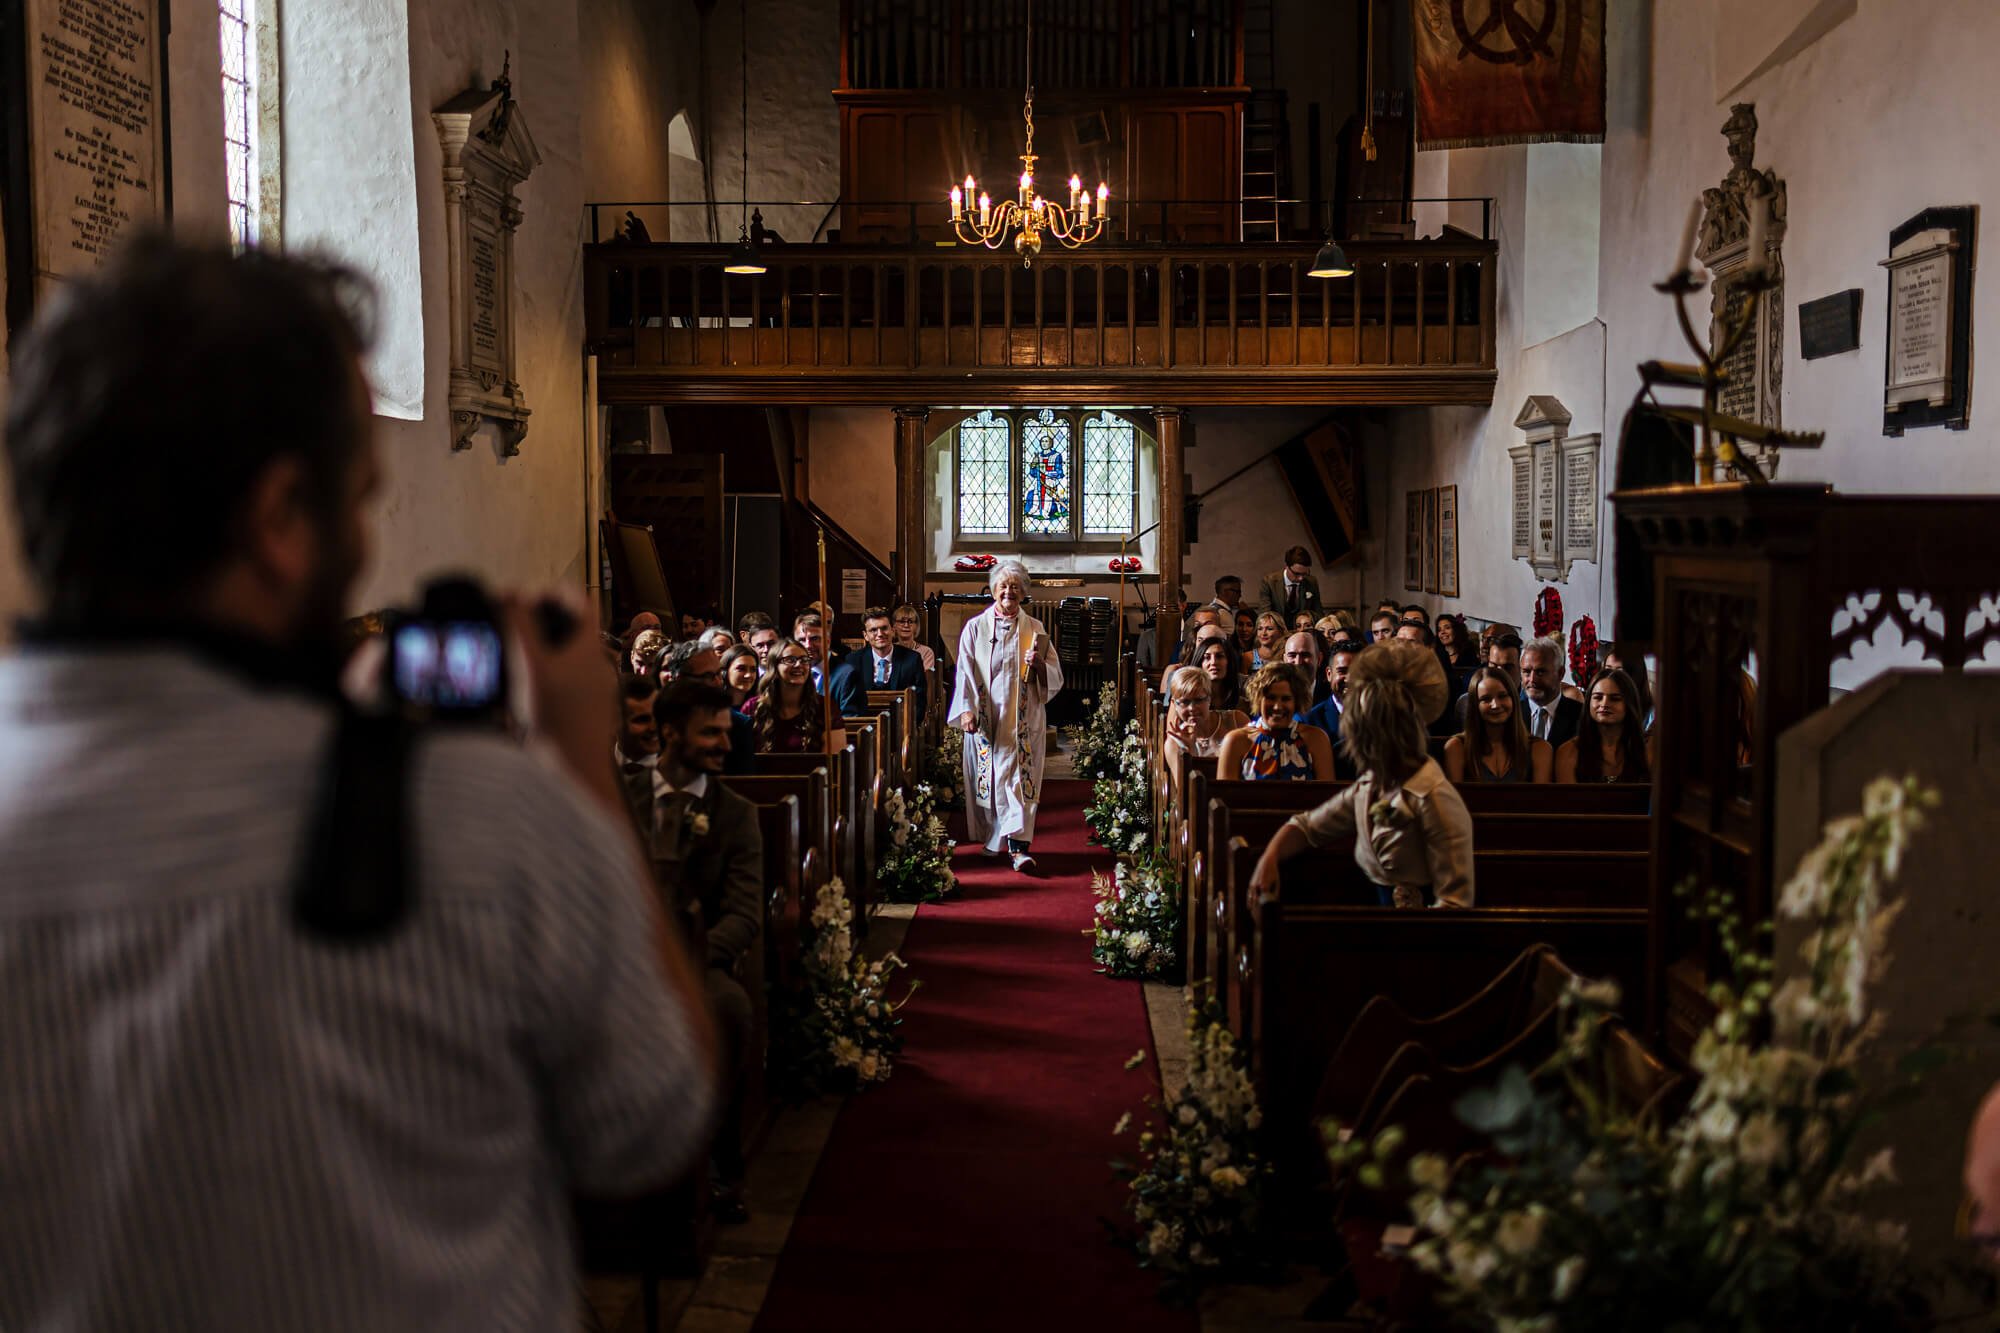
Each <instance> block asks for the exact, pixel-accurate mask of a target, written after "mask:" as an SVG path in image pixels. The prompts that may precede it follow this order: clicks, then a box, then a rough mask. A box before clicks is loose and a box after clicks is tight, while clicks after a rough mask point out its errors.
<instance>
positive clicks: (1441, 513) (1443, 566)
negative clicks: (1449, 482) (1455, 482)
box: [1437, 486, 1458, 597]
mask: <svg viewBox="0 0 2000 1333" xmlns="http://www.w3.org/2000/svg"><path fill="white" fill-rule="evenodd" d="M1437 494H1438V595H1439V596H1440V597H1456V596H1458V487H1456V486H1440V487H1438V492H1437Z"/></svg>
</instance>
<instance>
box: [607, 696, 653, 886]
mask: <svg viewBox="0 0 2000 1333" xmlns="http://www.w3.org/2000/svg"><path fill="white" fill-rule="evenodd" d="M619 693H620V695H622V696H623V697H622V699H621V701H620V705H619V706H620V708H621V709H622V710H623V713H624V716H623V718H622V719H621V721H620V725H619V728H618V743H617V744H616V745H614V746H613V747H612V752H611V757H612V758H613V759H615V760H616V761H617V763H618V777H619V780H620V785H621V787H622V788H623V790H624V795H625V808H626V810H627V811H628V812H630V814H631V816H632V830H633V832H634V833H636V834H638V836H639V842H640V845H641V846H644V845H645V844H646V842H647V841H648V840H649V839H650V838H651V837H652V827H653V820H652V810H653V770H654V769H655V768H657V767H658V766H659V763H660V729H659V726H658V725H657V724H656V723H655V722H654V720H653V705H654V704H655V703H656V702H657V701H658V699H659V697H660V682H659V680H658V678H656V677H653V676H625V677H622V678H621V679H620V681H619Z"/></svg>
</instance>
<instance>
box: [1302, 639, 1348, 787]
mask: <svg viewBox="0 0 2000 1333" xmlns="http://www.w3.org/2000/svg"><path fill="white" fill-rule="evenodd" d="M1360 651H1361V645H1360V644H1358V643H1356V642H1354V641H1353V640H1352V639H1342V640H1340V641H1339V642H1337V643H1335V644H1334V645H1333V647H1331V648H1329V649H1327V652H1326V683H1327V685H1328V687H1329V688H1330V689H1331V690H1332V691H1333V692H1332V693H1331V694H1330V695H1328V696H1327V698H1326V701H1325V702H1324V703H1318V704H1314V705H1313V706H1312V708H1311V709H1309V710H1308V711H1307V713H1306V716H1305V723H1306V725H1307V726H1309V727H1318V728H1319V729H1320V730H1321V731H1323V732H1325V733H1326V738H1327V739H1328V740H1330V741H1332V742H1333V776H1334V777H1336V778H1338V779H1339V780H1340V781H1342V782H1352V781H1354V778H1355V771H1354V761H1353V760H1352V759H1349V758H1348V757H1347V756H1346V755H1345V754H1343V753H1342V752H1341V749H1340V710H1341V708H1342V707H1344V706H1345V705H1346V703H1347V673H1348V669H1349V668H1350V667H1352V666H1353V665H1354V658H1355V656H1356V655H1357V654H1358V653H1360Z"/></svg>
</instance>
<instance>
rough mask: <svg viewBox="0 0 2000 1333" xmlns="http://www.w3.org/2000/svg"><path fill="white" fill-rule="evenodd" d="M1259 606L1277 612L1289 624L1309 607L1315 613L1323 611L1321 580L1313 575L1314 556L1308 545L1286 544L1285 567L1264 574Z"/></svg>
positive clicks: (1262, 609) (1263, 609)
mask: <svg viewBox="0 0 2000 1333" xmlns="http://www.w3.org/2000/svg"><path fill="white" fill-rule="evenodd" d="M1258 609H1259V610H1261V611H1275V612H1277V613H1278V614H1279V615H1281V616H1283V617H1284V618H1285V619H1284V623H1285V624H1287V625H1289V624H1291V623H1292V617H1293V616H1295V615H1297V614H1298V613H1299V612H1301V611H1310V612H1311V613H1312V614H1313V615H1315V616H1317V615H1318V614H1319V613H1320V599H1319V580H1318V579H1316V578H1314V577H1313V573H1312V556H1311V555H1309V554H1307V552H1306V548H1305V547H1303V546H1293V547H1289V548H1287V549H1286V551H1285V567H1284V568H1283V569H1280V570H1278V571H1277V572H1276V573H1272V574H1266V575H1265V576H1264V590H1263V594H1262V596H1261V598H1260V600H1259V602H1258Z"/></svg>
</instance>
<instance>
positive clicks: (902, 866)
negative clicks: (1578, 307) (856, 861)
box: [875, 783, 958, 903]
mask: <svg viewBox="0 0 2000 1333" xmlns="http://www.w3.org/2000/svg"><path fill="white" fill-rule="evenodd" d="M883 807H884V809H885V810H886V811H887V813H888V816H889V846H888V848H887V850H886V851H885V852H884V853H883V856H882V863H881V865H880V866H878V867H877V868H876V871H875V878H876V880H877V881H878V882H879V883H880V884H881V886H882V897H883V900H884V901H886V902H892V903H929V902H936V901H937V900H938V899H940V898H942V897H944V896H945V895H946V894H948V893H950V892H951V891H952V890H953V889H956V888H957V887H958V877H957V876H956V875H954V874H952V872H951V849H952V848H953V847H954V846H956V845H957V844H955V843H954V842H952V840H951V839H950V838H948V837H946V836H945V831H944V819H943V817H942V816H940V815H939V814H937V813H936V811H935V809H934V808H933V806H932V804H931V788H930V784H928V783H919V784H918V785H917V786H915V787H913V788H911V789H910V790H909V791H908V792H900V791H892V792H890V793H889V796H888V799H887V800H886V801H884V802H883Z"/></svg>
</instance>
